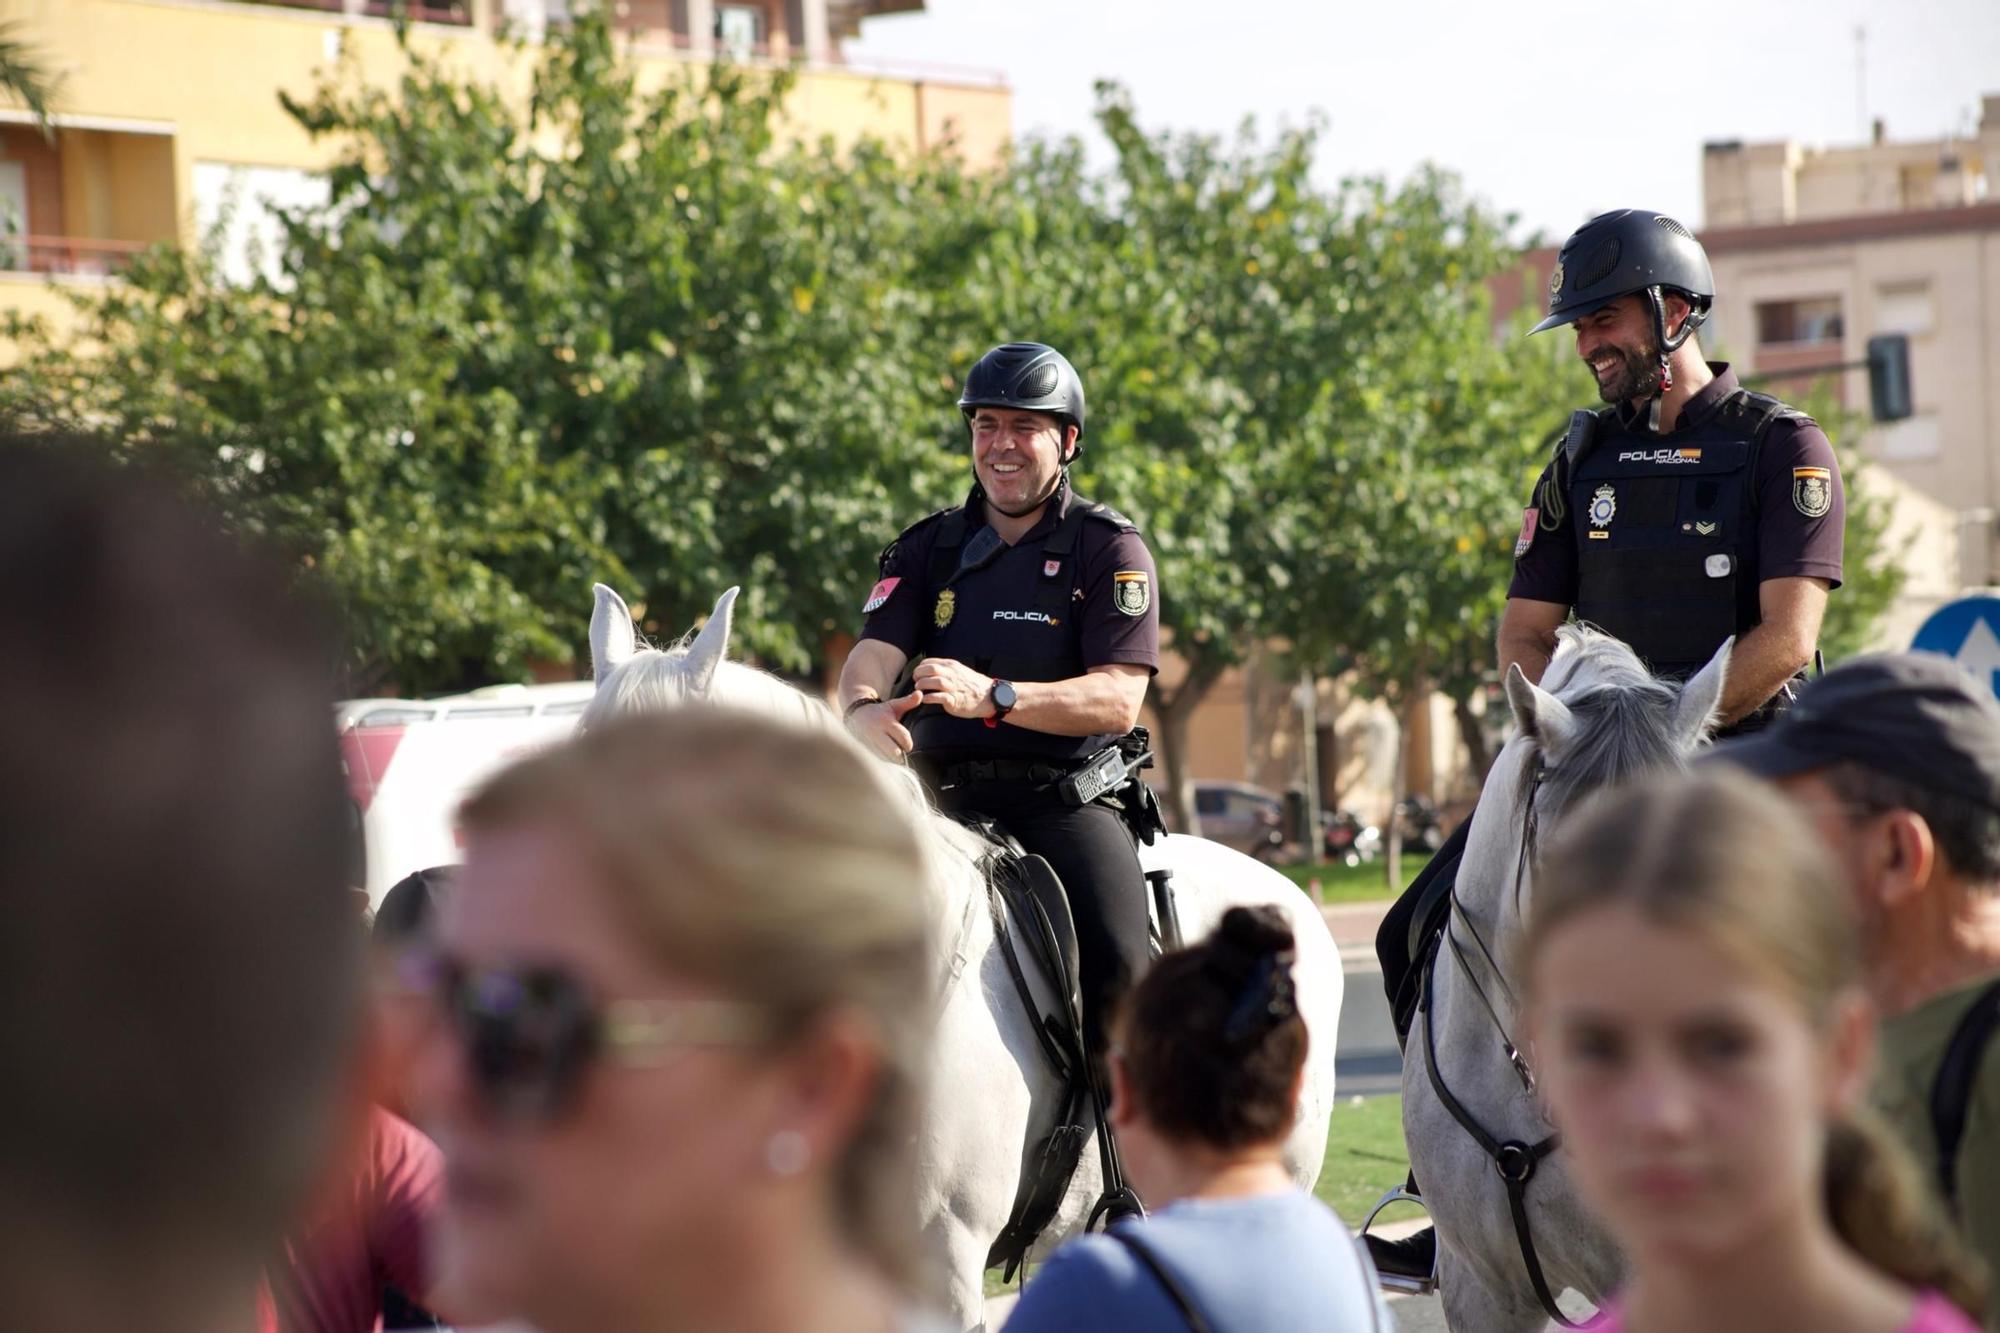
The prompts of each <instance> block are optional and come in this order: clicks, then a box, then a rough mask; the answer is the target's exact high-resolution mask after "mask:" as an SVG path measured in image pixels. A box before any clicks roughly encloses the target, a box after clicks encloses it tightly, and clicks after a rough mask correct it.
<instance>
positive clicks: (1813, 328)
mask: <svg viewBox="0 0 2000 1333" xmlns="http://www.w3.org/2000/svg"><path fill="white" fill-rule="evenodd" d="M1846 331H1847V330H1846V325H1845V324H1844V322H1843V321H1842V319H1841V315H1840V298H1839V297H1838V296H1813V297H1807V298H1805V299H1803V300H1797V301H1759V302H1758V303H1757V341H1758V342H1759V343H1760V344H1763V345H1766V346H1768V345H1769V344H1771V343H1828V342H1831V343H1837V342H1839V341H1840V340H1841V338H1842V336H1843V335H1845V333H1846Z"/></svg>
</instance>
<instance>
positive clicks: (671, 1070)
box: [419, 708, 935, 1330]
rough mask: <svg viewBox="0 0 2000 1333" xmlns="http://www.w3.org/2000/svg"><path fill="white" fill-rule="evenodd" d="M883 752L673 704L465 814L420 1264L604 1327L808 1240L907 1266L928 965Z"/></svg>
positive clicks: (486, 1295)
mask: <svg viewBox="0 0 2000 1333" xmlns="http://www.w3.org/2000/svg"><path fill="white" fill-rule="evenodd" d="M877 767H878V766H877V765H876V764H874V763H873V762H872V761H870V760H869V759H868V758H867V757H866V756H864V755H863V754H862V753H861V752H860V751H859V750H858V749H857V748H855V747H854V746H852V745H851V744H849V743H848V742H846V741H844V740H840V739H837V738H835V737H832V736H828V735H823V734H816V733H809V732H806V731H802V730H800V729H798V728H794V727H784V726H781V725H779V724H777V723H773V722H770V721H767V720H764V719H762V718H760V717H757V716H755V715H752V714H748V713H740V712H735V711H731V710H726V709H721V708H698V709H693V708H691V709H683V710H675V711H671V712H666V713H659V714H640V715H634V716H627V717H614V718H610V719H607V720H604V721H602V722H601V723H595V724H593V725H592V727H591V728H590V730H589V731H588V732H587V733H585V734H583V735H581V736H580V737H578V738H577V739H576V740H574V741H572V742H569V743H567V744H565V745H562V746H560V747H557V748H555V749H552V750H549V751H545V752H543V753H542V754H540V755H537V756H535V757H533V758H531V759H528V760H526V761H524V762H523V763H521V764H520V765H518V766H516V767H515V768H512V769H510V770H508V771H507V772H505V773H504V774H502V775H501V776H500V777H498V778H497V779H495V780H494V781H493V782H492V783H490V784H489V785H488V786H487V787H486V788H485V789H484V790H483V791H481V792H480V793H479V794H477V795H476V796H474V797H473V798H472V800H471V801H470V802H469V803H468V804H467V805H466V807H465V810H464V815H463V823H464V827H465V831H466V864H465V869H464V873H463V877H462V879H461V881H460V884H459V887H458V889H457V891H456V892H455V893H454V895H453V896H452V898H451V900H450V901H449V903H448V904H447V905H446V908H445V911H444V914H443V917H442V920H441V922H440V928H439V933H438V939H439V964H440V987H441V994H442V996H443V997H444V999H445V1001H446V1012H447V1018H448V1022H447V1023H443V1024H440V1025H439V1027H438V1029H437V1035H436V1036H435V1037H434V1038H433V1039H432V1040H430V1041H429V1042H428V1043H427V1044H426V1047H425V1051H424V1056H423V1058H422V1061H421V1072H420V1078H419V1084H420V1087H421V1091H422V1096H421V1099H420V1101H421V1105H420V1109H421V1110H423V1111H424V1112H426V1113H427V1118H428V1123H429V1125H430V1126H431V1127H432V1128H434V1129H435V1131H436V1133H437V1136H438V1138H439V1141H440V1143H441V1145H442V1146H443V1147H444V1148H445V1151H446V1155H447V1158H448V1160H449V1162H450V1168H449V1176H448V1181H449V1184H448V1189H447V1204H446V1209H445V1224H444V1228H443V1230H444V1234H443V1236H442V1238H441V1240H442V1251H443V1253H442V1255H441V1260H442V1266H443V1268H444V1269H446V1270H448V1271H455V1272H456V1274H457V1276H458V1280H460V1281H462V1282H464V1283H465V1284H466V1285H467V1287H468V1288H470V1289H472V1290H473V1291H474V1292H475V1293H476V1294H477V1296H478V1297H479V1298H480V1299H481V1300H482V1301H483V1302H486V1303H490V1304H494V1305H498V1306H502V1307H505V1308H511V1309H516V1310H518V1311H520V1312H521V1313H523V1314H524V1315H526V1316H527V1317H529V1318H530V1319H531V1320H533V1321H534V1322H535V1323H537V1324H538V1325H541V1326H543V1327H547V1328H550V1329H552V1330H560V1329H565V1328H570V1327H591V1326H603V1327H610V1326H614V1325H615V1324H617V1323H620V1322H623V1321H625V1320H629V1319H631V1318H632V1317H633V1316H634V1314H635V1312H641V1311H643V1310H645V1309H648V1308H651V1307H653V1306H655V1305H656V1304H657V1303H658V1302H660V1301H662V1300H666V1301H673V1300H675V1299H677V1298H678V1297H683V1296H691V1295H693V1294H694V1293H695V1292H697V1291H701V1292H705V1293H707V1295H708V1296H709V1297H710V1298H713V1297H714V1296H715V1293H716V1291H717V1290H718V1288H720V1289H722V1290H724V1291H725V1292H727V1293H739V1292H740V1291H741V1290H742V1289H743V1288H744V1287H745V1286H746V1284H748V1283H751V1282H754V1280H755V1273H754V1272H753V1271H751V1269H754V1266H755V1264H756V1262H757V1257H758V1256H759V1255H761V1254H766V1253H768V1252H769V1250H770V1247H772V1246H797V1245H803V1244H807V1243H810V1242H814V1241H823V1242H828V1243H830V1244H832V1245H834V1246H837V1247H840V1248H842V1249H844V1250H846V1251H848V1252H851V1253H852V1255H854V1256H855V1257H856V1258H857V1259H858V1260H859V1261H861V1262H864V1263H866V1264H868V1265H870V1266H872V1267H873V1268H874V1269H876V1270H879V1271H880V1272H881V1273H882V1274H884V1275H886V1276H888V1277H890V1278H891V1279H892V1280H898V1281H902V1282H905V1283H907V1282H908V1280H909V1279H910V1277H911V1247H912V1245H913V1244H914V1242H915V1225H916V1223H915V1189H914V1183H913V1181H912V1180H911V1179H910V1171H911V1154H912V1151H913V1141H914V1135H915V1127H916V1119H915V1117H916V1100H915V1099H916V1086H917V1078H918V1072H919V1069H920V1067H921V1063H922V1060H923V1058H924V1054H925V1049H926V1043H927V1041H928V1037H929V1032H930V1027H931V1023H932V1018H931V1013H930V1010H931V1003H930V1001H931V995H930V988H931V986H932V985H933V984H934V982H935V978H934V977H932V976H931V969H930V964H929V957H930V951H929V947H928V931H929V922H928V911H927V908H926V906H925V901H926V900H925V895H924V892H923V884H922V878H923V877H922V868H921V867H922V862H921V853H920V851H919V848H918V844H917V834H916V832H915V829H914V826H913V824H912V823H911V821H910V818H909V816H908V814H907V813H906V810H907V807H906V806H905V805H904V804H903V803H902V802H900V801H897V800H895V799H893V798H892V797H891V796H890V795H889V793H888V789H887V788H886V787H885V786H884V784H883V782H882V780H881V779H880V778H879V777H878V775H877V774H876V772H875V769H876V768H877ZM746 1266H749V1267H746ZM739 1298H740V1297H739Z"/></svg>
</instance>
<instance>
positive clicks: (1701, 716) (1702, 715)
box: [1674, 634, 1736, 750]
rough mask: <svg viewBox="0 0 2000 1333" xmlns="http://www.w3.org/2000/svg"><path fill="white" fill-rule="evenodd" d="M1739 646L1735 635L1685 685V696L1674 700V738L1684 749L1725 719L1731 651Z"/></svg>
mask: <svg viewBox="0 0 2000 1333" xmlns="http://www.w3.org/2000/svg"><path fill="white" fill-rule="evenodd" d="M1735 646H1736V636H1735V635H1733V634H1732V635H1730V636H1729V637H1728V638H1726V639H1724V640H1723V641H1722V646H1721V647H1720V648H1717V649H1716V650H1715V656H1713V657H1711V658H1709V659H1708V665H1707V666H1705V667H1703V668H1702V669H1701V670H1699V671H1697V672H1695V673H1694V675H1693V676H1692V677H1691V678H1689V680H1688V683H1687V684H1685V685H1683V686H1681V697H1680V698H1679V699H1677V700H1676V701H1675V702H1674V737H1675V739H1677V740H1678V741H1679V742H1680V744H1681V748H1682V749H1684V750H1689V749H1693V748H1694V746H1695V743H1696V742H1698V741H1701V740H1705V739H1706V738H1707V737H1708V734H1709V733H1710V732H1711V731H1714V730H1715V725H1716V723H1717V722H1719V721H1720V720H1721V714H1722V686H1723V684H1724V682H1725V681H1727V679H1728V678H1729V651H1730V649H1732V648H1734V647H1735Z"/></svg>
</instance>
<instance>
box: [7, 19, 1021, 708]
mask: <svg viewBox="0 0 2000 1333" xmlns="http://www.w3.org/2000/svg"><path fill="white" fill-rule="evenodd" d="M406 54H407V57H408V69H407V73H406V74H405V75H404V77H403V78H402V79H401V80H400V82H399V84H398V85H397V86H395V87H393V88H374V87H365V86H361V85H360V84H359V83H357V82H356V81H355V80H354V79H353V78H352V77H351V75H348V76H342V77H338V78H336V79H334V80H332V81H330V82H329V83H327V84H326V85H325V86H323V87H322V88H321V89H319V90H318V91H317V93H316V94H314V95H313V96H312V97H311V98H309V99H307V100H304V101H302V102H297V103H288V104H287V105H288V109H289V110H290V112H291V114H292V115H293V116H294V117H296V118H297V119H298V121H299V122H300V123H301V124H302V125H303V126H304V127H305V128H306V129H307V130H308V131H310V132H311V133H312V134H313V135H315V136H317V137H322V138H326V139H329V140H331V141H333V142H335V143H337V144H340V145H341V146H342V156H341V159H340V161H339V164H338V165H337V166H336V167H334V169H333V170H332V171H331V173H330V175H329V186H330V201H329V204H328V206H327V207H324V208H318V209H297V210H293V211H291V212H290V213H288V214H287V215H286V216H285V217H284V220H283V221H284V242H283V249H282V254H281V255H280V256H279V263H278V272H277V273H276V274H275V276H272V277H265V278H259V279H257V280H255V281H253V282H251V283H248V284H247V285H243V286H231V285H228V284H226V283H224V282H222V281H220V280H219V278H218V276H217V274H216V272H215V270H214V269H213V267H212V266H211V265H210V264H209V263H208V262H207V261H206V260H204V258H203V257H202V256H200V255H199V254H190V253H179V252H174V251H159V252H156V253H154V254H151V255H149V256H147V257H146V258H145V259H144V260H143V261H142V262H141V263H139V264H138V265H137V266H135V268H134V270H133V272H132V273H131V275H130V278H129V280H128V281H127V282H125V283H123V284H120V285H118V286H115V287H113V288H111V289H109V290H107V292H106V293H105V294H104V295H102V296H100V297H95V298H89V299H86V300H85V302H84V308H83V315H84V322H83V326H82V328H81V329H80V330H79V336H78V337H77V338H75V339H73V340H69V341H61V340H56V339H52V338H50V337H49V336H48V335H47V331H46V330H40V331H36V330H32V329H24V328H17V329H16V330H15V333H16V336H22V337H24V338H25V339H26V340H27V341H28V344H29V347H30V348H31V351H30V354H29V357H28V358H27V360H28V364H29V366H30V370H29V372H28V373H27V374H25V375H22V376H19V377H17V378H16V379H15V380H14V381H13V382H11V383H10V384H9V385H8V386H6V388H5V389H4V390H0V393H4V396H5V399H6V400H9V401H11V403H12V405H13V406H14V407H15V408H16V409H17V410H27V411H30V412H32V413H34V414H36V415H39V416H41V417H44V418H48V419H53V420H56V421H61V422H64V423H70V424H77V423H88V424H91V425H94V426H96V427H98V428H101V429H103V430H104V431H105V432H106V433H108V434H110V435H112V436H114V437H115V438H117V439H118V440H119V441H121V442H122V443H123V445H124V446H125V447H128V448H131V449H134V450H146V451H150V452H152V453H153V454H155V455H160V454H171V455H172V456H174V457H176V458H177V459H178V460H179V461H180V462H181V463H182V464H183V465H185V466H186V467H187V469H188V470H189V471H190V472H191V473H192V474H193V475H195V476H196V477H198V478H200V479H201V480H202V481H203V482H204V483H205V484H206V485H208V486H209V488H210V489H211V490H212V491H213V492H214V493H215V494H216V495H217V496H218V497H219V498H221V499H222V500H223V501H224V502H225V504H226V505H227V506H228V507H229V509H230V510H231V512H233V513H234V514H235V515H237V517H238V518H239V520H240V521H241V522H243V523H244V524H245V525H246V526H248V527H251V528H253V529H256V530H259V531H262V532H264V533H267V534H269V535H270V536H272V537H274V538H275V539H277V540H278V541H280V542H282V543H284V544H285V545H286V546H288V547H289V548H291V549H292V550H294V551H295V552H296V553H297V554H298V556H299V558H300V560H301V561H303V562H304V563H306V564H308V565H310V566H312V567H313V568H315V569H316V570H317V571H319V573H321V574H322V575H323V576H324V577H325V578H326V579H327V580H328V582H329V583H330V584H331V586H332V587H333V588H334V589H335V591H336V592H337V593H338V595H339V596H340V598H341V600H342V601H343V603H344V604H345V607H346V609H347V612H348V623H349V625H350V626H351V628H352V633H353V637H354V655H355V673H354V675H355V678H354V688H356V689H357V690H362V689H369V688H374V687H375V686H377V685H379V684H380V683H382V682H385V681H389V680H394V681H395V682H397V683H399V684H400V685H401V686H403V687H405V688H414V689H432V688H442V687H450V686H458V685H462V684H465V683H470V682H471V681H473V680H476V679H483V678H491V677H492V676H493V675H495V674H498V675H501V676H512V677H519V676H521V675H523V674H524V673H525V672H526V671H527V669H528V667H529V664H530V662H531V660H532V659H537V658H543V659H556V660H567V659H570V658H572V656H573V654H574V651H575V645H576V644H577V641H578V640H579V639H580V638H581V628H582V624H583V618H584V608H585V606H586V605H587V600H586V594H587V589H588V585H589V583H590V581H591V580H592V579H600V578H601V579H605V580H607V581H610V582H613V583H617V584H619V585H621V586H622V587H624V588H626V589H628V590H631V591H633V592H635V593H636V594H637V595H638V596H640V597H642V598H644V599H645V601H646V603H647V611H648V617H649V623H651V624H654V625H657V626H661V627H664V628H666V629H668V630H678V629H679V628H680V627H681V626H683V625H685V624H687V623H689V622H690V621H691V620H693V619H694V618H695V617H696V616H697V615H699V614H700V613H701V612H703V611H705V610H706V609H707V607H708V605H709V603H710V601H711V600H712V599H713V597H714V595H715V594H716V592H717V591H718V590H719V589H720V588H722V587H723V586H725V585H727V584H729V583H735V582H741V583H743V584H744V585H745V596H744V601H743V604H742V606H743V612H742V619H743V632H744V636H745V637H746V638H747V640H748V642H749V645H750V647H751V648H752V650H753V651H755V652H757V653H759V654H761V655H762V656H763V657H764V658H765V659H766V660H768V661H771V662H774V663H777V664H781V665H785V666H790V667H795V668H804V667H805V666H806V665H808V664H809V663H810V662H811V661H812V660H813V659H814V658H815V657H816V656H817V655H818V653H819V651H820V648H821V642H822V639H823V637H824V636H825V634H826V633H827V631H828V630H830V629H832V628H834V627H836V626H838V625H844V624H846V623H848V622H850V621H851V620H852V618H853V616H854V612H855V605H856V602H857V600H858V597H859V596H860V592H861V591H862V590H865V588H866V586H867V583H868V581H869V578H870V571H871V570H872V567H873V559H874V554H875V550H876V548H877V547H879V546H880V544H881V542H882V541H883V540H885V538H884V537H883V536H882V535H881V534H882V533H883V532H885V531H887V532H893V531H894V530H895V528H896V526H897V525H898V524H899V523H900V522H904V521H907V519H908V517H909V515H910V512H911V511H912V510H913V509H915V508H917V507H918V506H919V504H920V503H921V502H922V501H921V499H920V497H926V496H927V495H929V494H934V493H935V492H936V491H937V489H938V486H939V484H940V481H939V479H940V477H941V476H942V475H944V474H945V473H946V472H948V470H949V460H947V459H945V458H943V457H942V456H941V455H939V454H938V453H937V452H936V451H934V450H932V449H930V448H929V447H928V444H927V443H925V444H923V445H920V446H918V447H913V446H912V442H911V441H910V440H909V438H908V435H909V429H910V426H909V423H911V422H913V421H915V422H921V421H925V420H927V419H935V417H936V408H937V406H938V398H939V396H940V395H939V386H938V384H937V383H936V382H935V381H934V380H932V379H931V378H928V377H926V376H923V375H919V374H913V372H912V368H913V367H916V366H922V365H925V364H935V363H936V354H935V352H934V351H933V350H932V349H931V348H930V347H929V346H928V345H927V343H928V339H927V334H928V332H929V327H928V326H929V321H930V319H931V317H932V315H933V310H932V298H933V294H934V293H937V292H938V291H939V290H940V288H941V281H940V279H939V278H938V276H937V275H938V274H940V273H943V272H946V271H948V270H950V269H951V268H952V267H953V265H954V263H955V260H954V256H955V255H956V253H957V252H958V251H959V249H960V248H961V245H962V236H961V224H962V222H963V221H964V220H965V219H967V218H969V217H974V216H976V215H977V213H978V211H979V203H980V196H981V194H982V192H983V191H985V190H986V189H988V188H990V187H988V186H987V185H985V184H982V183H981V182H978V181H977V180H975V179H973V178H970V177H967V176H966V175H965V174H963V173H962V172H961V171H960V170H959V169H958V168H957V167H956V166H955V165H954V164H953V163H952V162H950V161H949V160H948V159H946V158H943V157H934V158H922V159H917V160H914V161H906V160H901V159H898V158H896V157H894V156H893V155H891V154H889V153H888V152H886V151H885V150H883V149H882V148H881V147H879V146H877V145H872V144H867V143H864V144H861V145H858V146H855V147H853V148H851V149H850V150H848V151H846V152H837V151H836V150H835V149H834V147H833V145H832V144H830V143H827V142H815V143H796V142H791V141H788V140H785V139H783V138H781V136H780V133H779V128H780V122H781V116H782V105H783V101H784V98H785V96H786V94H787V92H788V90H789V87H790V80H789V78H788V76H785V75H782V74H781V75H776V76H774V77H767V76H758V75H753V74H750V73H746V72H744V71H741V70H738V69H735V68H732V67H729V66H726V65H719V66H716V67H713V68H710V69H701V70H695V71H690V72H689V73H688V74H687V75H685V76H684V77H682V78H678V79H676V80H673V81H670V82H669V83H668V84H667V86H666V87H664V88H662V89H660V90H659V91H657V92H653V93H647V94H644V95H641V94H640V93H639V92H638V91H637V90H636V89H635V87H634V78H633V74H632V71H631V69H630V67H629V66H628V65H627V63H626V62H624V61H623V60H621V58H620V56H619V53H618V51H617V49H616V46H615V44H614V40H613V36H612V33H611V30H610V27H609V25H608V22H607V21H606V20H605V19H604V18H603V17H602V16H601V15H599V14H597V13H596V11H591V12H590V13H587V14H585V15H584V16H582V17H581V18H580V19H579V21H578V22H577V23H576V24H575V25H574V26H573V27H572V28H570V29H569V30H568V31H567V32H565V33H563V34H560V35H558V36H554V37H552V39H551V40H550V41H549V43H548V44H547V46H546V48H545V49H544V51H543V53H542V55H541V56H540V58H539V61H538V64H537V66H536V69H535V73H534V79H533V86H532V93H531V98H530V101H529V103H528V105H527V106H526V107H525V108H524V107H522V106H520V105H519V104H518V103H516V102H513V101H510V100H509V99H508V97H506V96H505V95H503V94H502V93H500V92H499V91H497V90H495V89H493V88H490V87H484V86H479V85H476V84H472V83H468V82H465V81H463V80H462V79H461V78H460V77H459V76H457V75H455V74H453V73H452V72H450V71H449V70H448V69H447V68H445V67H443V66H441V65H438V64H434V63H432V62H431V61H430V60H428V59H427V58H425V57H423V56H422V55H420V54H419V53H417V52H416V51H414V50H410V51H408V52H406ZM945 401H946V402H947V403H948V401H949V400H948V399H946V400H945ZM925 433H926V436H927V438H928V436H929V432H928V431H926V432H925Z"/></svg>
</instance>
